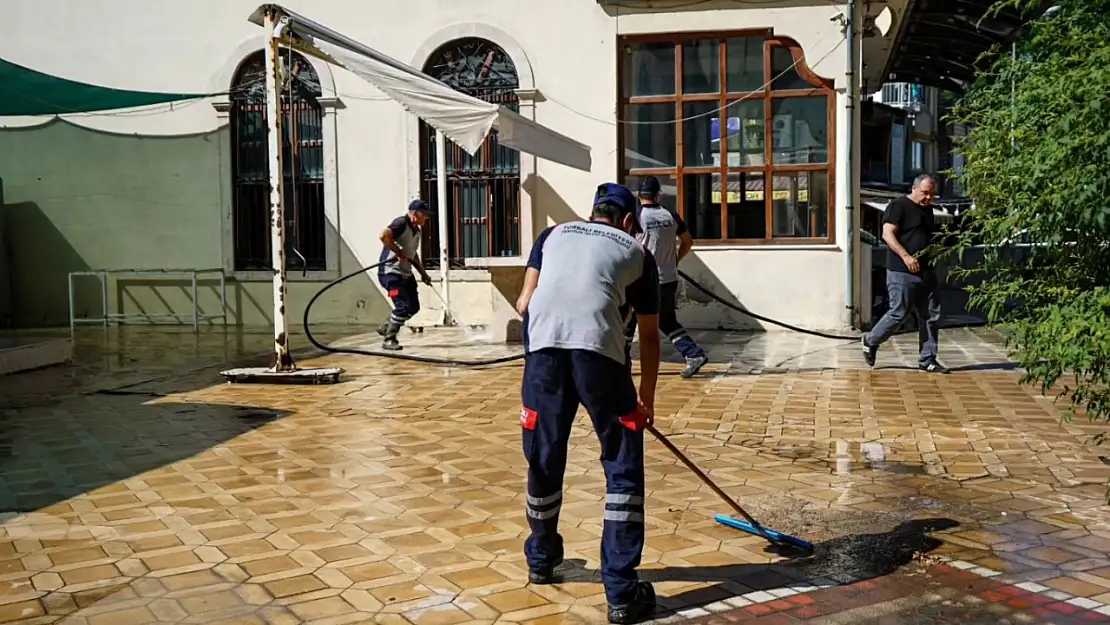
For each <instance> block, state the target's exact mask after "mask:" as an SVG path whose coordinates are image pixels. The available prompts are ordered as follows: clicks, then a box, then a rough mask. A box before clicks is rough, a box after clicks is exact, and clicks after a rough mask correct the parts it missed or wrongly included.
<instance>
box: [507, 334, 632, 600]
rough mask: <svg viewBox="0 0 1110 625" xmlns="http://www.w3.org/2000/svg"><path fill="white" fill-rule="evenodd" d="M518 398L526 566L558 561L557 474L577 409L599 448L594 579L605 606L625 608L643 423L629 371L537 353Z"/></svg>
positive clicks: (579, 355)
mask: <svg viewBox="0 0 1110 625" xmlns="http://www.w3.org/2000/svg"><path fill="white" fill-rule="evenodd" d="M521 395H522V398H521V399H522V400H523V404H524V406H523V409H522V410H521V415H520V422H521V426H522V429H523V432H524V457H525V458H526V459H527V460H528V503H527V513H528V527H529V528H530V529H531V530H532V534H531V536H529V537H528V540H527V541H526V542H525V543H524V555H525V556H526V558H527V560H528V566H529V568H530V569H533V570H545V569H549V568H551V567H552V566H554V565H555V564H556V563H558V562H559V561H561V560H562V558H563V537H562V536H560V535H559V511H560V509H561V508H562V503H563V473H564V471H565V470H566V466H567V445H568V443H569V442H570V432H571V426H572V425H573V424H574V416H575V413H576V412H577V411H578V406H579V405H582V406H583V407H585V408H586V412H588V413H589V415H590V419H591V420H592V421H593V425H594V431H595V432H596V433H597V438H598V441H599V442H600V443H601V465H602V467H603V468H604V470H605V482H606V489H605V490H606V495H605V516H604V519H605V525H604V528H603V531H602V536H601V580H602V582H603V583H604V584H605V594H606V597H607V598H608V600H609V603H612V604H624V603H628V602H629V601H630V600H632V598H633V597H634V595H635V591H636V583H637V576H636V567H638V566H639V565H640V557H641V556H642V554H643V550H644V427H645V420H644V418H643V416H642V415H641V414H640V412H639V410H638V406H639V402H638V400H637V395H636V387H635V385H634V384H633V382H632V375H631V373H630V372H629V371H628V368H627V367H626V366H625V365H624V363H620V362H617V361H615V360H612V359H611V358H607V357H605V356H602V355H601V354H598V353H595V352H591V351H586V350H565V349H543V350H539V351H536V352H533V353H530V354H528V356H527V357H526V358H525V361H524V381H523V384H522V388H521Z"/></svg>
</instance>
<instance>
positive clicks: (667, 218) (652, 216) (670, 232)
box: [625, 176, 709, 378]
mask: <svg viewBox="0 0 1110 625" xmlns="http://www.w3.org/2000/svg"><path fill="white" fill-rule="evenodd" d="M660 190H661V188H660V185H659V179H658V178H656V177H655V176H646V177H645V178H643V179H642V180H640V189H639V196H640V212H639V221H640V234H639V235H638V236H637V237H636V238H637V239H639V240H640V242H641V243H643V244H644V247H646V248H647V249H648V251H649V252H651V255H652V256H653V257H654V258H655V263H656V265H658V267H659V283H660V284H659V329H660V330H661V331H662V332H663V334H665V335H667V339H668V340H670V342H671V344H672V345H674V348H675V349H676V350H678V353H680V354H682V357H683V358H685V359H686V368H684V369H683V370H682V373H680V374H679V375H681V376H682V377H683V378H690V377H693V376H695V375H697V373H698V371H701V368H702V367H704V366H705V364H706V363H707V362H709V356H707V355H706V354H705V350H703V349H702V348H701V347H700V346H698V344H697V342H695V341H694V338H693V337H691V336H690V333H689V332H687V331H686V328H684V327H682V324H681V323H679V322H678V263H680V262H681V261H682V259H683V258H684V257H685V256H686V255H687V254H689V253H690V249H691V248H692V247H693V246H694V239H693V237H691V236H690V233H689V232H687V231H686V223H685V222H683V221H682V217H679V215H678V213H676V212H674V210H673V209H671V208H669V207H666V206H663V205H661V204H660V203H659V192H660ZM635 335H636V316H635V315H633V316H632V319H631V320H630V321H629V322H628V327H627V328H626V329H625V336H626V337H627V338H628V347H627V349H626V353H627V358H628V366H630V367H631V366H632V339H633V337H634V336H635Z"/></svg>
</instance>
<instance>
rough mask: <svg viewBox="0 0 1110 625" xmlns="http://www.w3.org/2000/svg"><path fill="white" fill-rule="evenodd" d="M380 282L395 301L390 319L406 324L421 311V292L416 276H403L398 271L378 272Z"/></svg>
mask: <svg viewBox="0 0 1110 625" xmlns="http://www.w3.org/2000/svg"><path fill="white" fill-rule="evenodd" d="M378 284H381V285H382V288H383V289H385V291H386V293H387V294H388V295H389V299H390V301H392V302H393V312H391V313H389V320H390V321H391V322H393V323H396V324H397V325H404V324H405V322H406V321H408V320H409V319H412V318H413V316H415V315H416V313H418V312H420V294H419V291H418V290H417V286H416V278H415V277H413V276H402V275H399V274H396V273H380V274H378Z"/></svg>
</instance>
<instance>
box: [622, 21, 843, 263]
mask: <svg viewBox="0 0 1110 625" xmlns="http://www.w3.org/2000/svg"><path fill="white" fill-rule="evenodd" d="M622 44H623V45H622V48H623V50H622V55H621V56H622V58H621V81H620V113H619V115H620V117H619V119H620V120H621V122H622V123H621V128H620V130H619V135H618V137H619V141H620V147H621V149H622V151H623V159H622V162H623V166H622V170H623V177H624V180H625V182H626V184H628V185H630V186H632V187H635V185H636V184H637V180H638V179H639V178H641V177H643V176H647V175H653V176H656V177H657V178H659V181H660V182H661V183H662V187H663V194H662V195H663V198H662V202H663V203H664V204H666V205H668V206H670V207H671V208H674V209H675V210H677V211H678V212H679V214H681V215H682V216H683V218H684V219H685V221H686V224H687V227H688V228H689V230H690V233H691V234H692V236H693V237H694V238H695V239H697V240H698V241H699V243H702V244H706V243H717V242H742V243H765V242H767V243H769V242H779V243H781V242H784V240H786V241H785V242H790V243H798V242H807V243H827V242H829V241H832V240H833V239H834V238H835V232H834V228H833V215H834V212H833V202H832V198H833V193H832V185H833V171H834V166H835V163H834V160H835V159H834V158H833V156H834V155H835V147H836V146H835V143H834V134H833V131H834V124H833V120H834V119H835V116H834V114H833V107H834V105H835V101H836V92H835V91H833V88H832V83H831V82H830V81H827V80H824V79H822V78H819V77H818V76H816V75H814V73H813V72H812V71H811V70H810V69H809V67H808V66H806V63H805V60H804V58H803V56H802V50H801V48H800V47H799V46H798V44H796V43H794V42H793V41H790V40H789V39H785V38H776V37H773V36H771V35H770V34H769V33H767V32H759V33H751V32H747V33H726V34H713V35H662V36H636V37H628V38H625V39H624V40H623V41H622ZM818 52H819V53H820V52H823V51H818ZM722 139H723V140H722ZM768 182H769V183H770V184H768ZM776 240H777V241H776Z"/></svg>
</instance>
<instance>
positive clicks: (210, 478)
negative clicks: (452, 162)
mask: <svg viewBox="0 0 1110 625" xmlns="http://www.w3.org/2000/svg"><path fill="white" fill-rule="evenodd" d="M323 334H324V338H331V339H337V338H339V337H343V336H345V335H347V334H350V331H349V330H347V331H343V330H342V329H328V330H326V331H324V332H323ZM78 338H79V341H78V349H77V363H76V364H74V365H71V366H66V367H60V368H53V369H47V370H43V371H37V372H32V373H26V374H20V375H18V376H10V377H5V378H0V398H2V399H0V418H2V423H3V426H2V428H0V623H8V622H15V623H24V624H32V623H66V624H70V623H72V624H85V623H90V624H96V625H101V624H104V625H131V624H137V623H157V622H161V623H273V624H281V623H313V624H319V623H336V624H338V623H385V624H392V623H411V624H414V625H426V624H428V625H434V624H454V623H493V622H521V623H545V624H546V623H551V624H555V623H568V624H569V623H601V622H604V595H603V593H602V589H601V585H600V583H599V579H598V576H597V573H596V569H597V565H598V540H599V536H600V532H601V522H600V517H601V515H600V511H601V501H602V500H603V497H604V477H603V474H602V472H601V468H600V466H599V464H598V462H597V450H596V440H595V439H594V437H593V434H592V432H590V431H589V429H588V427H589V426H588V420H586V419H581V420H580V421H579V424H578V425H577V427H576V429H575V432H574V436H573V438H572V449H571V454H570V462H569V465H568V470H567V483H566V490H565V494H564V498H565V503H564V507H563V515H562V522H561V523H562V528H563V533H564V536H565V539H566V543H567V545H566V546H567V552H568V562H567V564H565V565H564V567H563V569H562V572H563V576H564V579H565V583H563V584H559V585H556V586H549V587H535V586H528V585H527V584H526V582H525V577H526V575H525V574H526V570H525V568H524V564H523V558H522V555H521V544H522V541H523V538H524V536H525V533H526V523H525V520H524V514H523V510H524V502H523V475H524V463H523V457H522V455H521V453H520V450H519V426H518V425H517V422H518V421H517V419H518V417H517V415H518V414H519V380H520V372H521V368H520V366H519V364H518V363H513V364H509V365H505V366H501V367H496V368H475V369H459V368H454V369H452V368H446V367H438V366H430V365H424V364H416V363H411V362H400V361H391V360H384V359H375V358H366V357H356V356H342V355H327V356H318V357H310V356H309V355H308V354H305V355H304V357H303V358H302V360H301V364H302V366H310V365H315V366H322V365H328V366H340V367H343V368H345V369H346V370H347V374H346V375H345V376H344V381H343V382H341V383H340V384H337V385H332V386H314V387H305V386H298V387H273V386H252V385H228V384H224V383H222V381H221V379H220V378H219V376H218V371H219V370H220V368H222V367H221V366H230V365H244V364H258V363H259V362H265V360H266V358H265V356H262V357H261V358H260V359H259V358H258V357H257V355H258V354H264V353H265V351H266V350H267V349H268V347H269V346H270V345H271V344H272V338H271V336H270V335H269V334H268V333H266V332H258V333H236V332H229V333H224V332H213V331H208V332H202V333H201V334H199V335H195V334H193V333H192V331H191V330H179V329H145V328H140V329H134V328H132V329H125V330H122V331H116V330H113V331H111V332H109V333H108V334H104V333H102V332H101V331H99V330H92V331H88V332H85V333H82V334H80V335H79V337H78ZM483 338H484V337H483V336H482V335H481V333H474V332H466V331H463V330H434V331H433V330H429V331H428V332H425V333H423V334H406V335H404V336H403V340H404V342H405V343H406V344H407V346H408V348H407V350H406V353H412V354H420V355H440V356H443V355H450V356H451V357H454V358H488V357H497V356H502V355H507V354H511V353H514V347H513V346H489V345H486V344H484V342H483ZM699 339H700V340H701V341H702V342H703V343H705V344H706V346H707V347H709V351H710V354H711V356H712V357H713V358H714V364H712V365H710V366H708V367H706V370H705V372H704V373H703V374H702V375H701V376H700V377H698V378H696V379H693V380H682V379H681V378H679V377H678V375H677V373H678V371H679V370H680V369H681V366H680V365H679V364H668V365H665V367H664V375H663V377H662V380H661V385H660V392H659V399H658V401H657V411H658V413H659V415H660V417H659V420H658V422H657V425H658V426H659V427H660V429H661V430H662V431H663V432H664V433H666V434H667V435H668V436H669V437H671V439H672V440H673V442H674V443H675V444H676V445H677V446H678V447H679V448H681V449H683V450H684V451H685V453H687V454H689V455H690V457H691V458H692V459H693V460H694V461H695V462H697V463H698V465H699V466H701V467H702V468H703V469H704V470H706V471H707V472H708V473H709V474H710V475H711V476H712V478H713V479H714V480H716V481H717V482H718V483H719V485H720V486H721V487H722V488H724V490H726V491H727V492H729V493H730V494H731V495H733V496H735V497H737V498H738V499H739V500H740V501H741V503H742V504H743V505H744V506H745V507H746V508H748V509H749V510H750V511H751V512H752V513H753V514H755V516H756V517H757V518H760V519H761V520H762V521H764V522H765V523H766V524H767V525H768V526H770V527H773V528H775V529H778V530H780V531H784V532H788V533H791V534H794V535H798V536H802V537H804V538H806V539H807V540H810V541H812V542H815V543H816V544H817V549H816V551H815V552H814V554H812V555H811V556H805V557H803V556H800V555H798V554H789V553H787V554H784V553H777V552H773V551H770V550H768V549H767V547H766V545H765V543H764V542H763V541H762V540H761V539H759V538H757V537H753V536H748V535H745V534H741V533H738V532H736V531H735V530H731V529H727V528H725V527H722V526H720V525H718V524H716V523H715V522H714V521H713V519H712V517H713V515H714V514H716V513H723V512H727V511H728V509H727V507H726V506H725V505H724V504H723V503H722V502H720V501H718V500H717V499H716V498H715V496H714V495H713V494H712V492H710V491H709V490H708V489H707V488H706V487H704V486H703V485H702V484H701V483H700V482H698V480H697V478H696V477H694V476H693V475H692V474H690V472H689V471H688V470H687V469H686V468H685V467H683V466H682V465H681V464H680V463H679V462H678V461H677V460H675V459H674V458H673V457H672V456H670V455H669V453H668V452H667V451H666V449H665V448H663V447H662V446H661V445H659V444H658V443H656V442H649V444H648V445H649V447H648V460H647V470H648V479H649V484H648V490H649V506H648V519H647V524H648V540H647V548H646V549H645V553H644V567H643V569H644V577H645V578H648V579H651V580H653V581H655V582H656V583H655V585H656V589H657V591H658V593H659V595H660V597H661V604H662V607H663V609H662V611H661V614H660V620H661V621H663V622H675V623H677V622H700V623H731V622H744V621H746V620H753V619H754V620H756V622H759V623H764V624H773V623H787V622H793V621H795V620H809V621H812V622H814V623H830V624H831V623H852V624H853V625H857V624H861V623H862V624H865V625H872V624H875V625H877V624H879V623H910V624H916V623H934V622H938V623H940V622H944V623H947V622H957V621H960V622H973V623H1005V622H1013V623H1089V622H1110V607H1107V606H1108V605H1110V555H1108V554H1110V508H1108V507H1107V506H1106V494H1107V493H1106V490H1105V484H1106V481H1107V478H1110V461H1108V460H1107V459H1106V456H1107V455H1108V452H1110V450H1107V449H1105V448H1101V449H1100V448H1098V447H1096V446H1095V445H1093V443H1092V442H1091V440H1090V439H1091V437H1092V436H1093V435H1094V434H1096V433H1098V432H1100V431H1103V430H1104V429H1105V425H1103V426H1102V427H1097V426H1092V425H1090V424H1088V423H1086V422H1085V421H1083V420H1076V421H1072V422H1061V420H1060V412H1059V411H1058V409H1057V408H1056V407H1055V406H1054V405H1053V403H1052V401H1051V400H1050V399H1047V398H1044V397H1041V396H1038V395H1037V394H1036V392H1035V391H1034V390H1032V389H1028V388H1023V387H1020V386H1019V385H1018V384H1017V380H1018V374H1017V372H1015V371H1014V370H1013V367H1012V365H1010V364H1009V363H1008V362H1007V361H1006V358H1005V352H1004V350H1003V349H1002V348H1001V347H1000V346H999V340H998V337H997V335H995V334H994V333H992V332H991V331H988V330H976V331H971V330H952V331H948V332H945V333H944V334H943V335H942V346H941V351H942V356H943V357H944V358H945V361H946V362H947V363H948V364H949V365H950V366H953V367H954V368H955V369H957V371H956V372H955V373H953V374H952V375H949V376H937V375H930V374H925V373H921V372H918V371H916V362H915V361H916V359H915V355H914V351H915V347H916V345H915V344H916V337H914V336H903V337H899V338H898V339H896V341H895V342H894V344H893V345H889V346H887V347H884V350H883V351H882V352H881V353H880V356H879V362H878V366H877V367H876V369H875V370H868V369H867V368H866V367H865V366H864V365H863V362H862V357H861V355H860V350H859V347H858V344H855V343H849V342H836V341H830V340H825V339H814V338H811V337H804V336H797V335H778V334H768V335H747V336H745V335H728V334H721V333H702V334H701V335H700V336H699ZM342 342H343V344H345V345H348V346H357V345H363V344H366V345H369V346H372V344H373V343H375V342H376V341H373V340H371V339H370V338H368V337H365V336H361V337H348V338H345V339H342ZM304 344H305V342H304V340H303V339H301V338H299V337H298V338H295V339H294V345H304ZM113 389H114V390H113ZM105 390H108V391H112V392H111V393H110V394H103V393H98V391H105Z"/></svg>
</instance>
